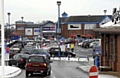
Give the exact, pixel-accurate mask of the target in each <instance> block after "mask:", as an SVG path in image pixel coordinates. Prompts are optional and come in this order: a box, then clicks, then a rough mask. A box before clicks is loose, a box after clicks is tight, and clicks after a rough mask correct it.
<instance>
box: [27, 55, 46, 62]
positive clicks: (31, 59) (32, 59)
mask: <svg viewBox="0 0 120 78" xmlns="http://www.w3.org/2000/svg"><path fill="white" fill-rule="evenodd" d="M28 62H45V61H44V57H41V56H30V57H29V59H28Z"/></svg>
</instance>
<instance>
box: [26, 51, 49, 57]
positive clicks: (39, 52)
mask: <svg viewBox="0 0 120 78" xmlns="http://www.w3.org/2000/svg"><path fill="white" fill-rule="evenodd" d="M28 54H38V55H45V56H46V57H47V58H48V59H50V54H49V53H48V52H47V51H46V50H44V49H33V50H31V51H30V52H29V53H28Z"/></svg>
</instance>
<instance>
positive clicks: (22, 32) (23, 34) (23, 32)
mask: <svg viewBox="0 0 120 78" xmlns="http://www.w3.org/2000/svg"><path fill="white" fill-rule="evenodd" d="M23 18H24V17H21V19H22V27H23ZM23 38H24V28H23V31H22V40H23Z"/></svg>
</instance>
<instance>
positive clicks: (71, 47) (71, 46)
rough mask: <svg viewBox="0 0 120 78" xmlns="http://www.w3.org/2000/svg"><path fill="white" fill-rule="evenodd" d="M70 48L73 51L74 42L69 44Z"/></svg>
mask: <svg viewBox="0 0 120 78" xmlns="http://www.w3.org/2000/svg"><path fill="white" fill-rule="evenodd" d="M70 49H71V51H72V52H74V44H73V43H72V44H71V45H70Z"/></svg>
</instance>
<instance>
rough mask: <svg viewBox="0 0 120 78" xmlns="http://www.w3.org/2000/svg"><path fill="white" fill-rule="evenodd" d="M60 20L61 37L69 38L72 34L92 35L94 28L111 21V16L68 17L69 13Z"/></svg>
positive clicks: (64, 14)
mask: <svg viewBox="0 0 120 78" xmlns="http://www.w3.org/2000/svg"><path fill="white" fill-rule="evenodd" d="M62 16H63V17H61V20H60V22H61V23H60V24H61V25H60V27H61V36H62V37H65V38H68V37H69V36H70V35H71V34H79V35H83V34H92V35H94V36H95V33H94V32H93V31H92V29H94V28H99V26H100V25H102V24H104V23H106V22H108V21H110V20H111V15H81V16H69V17H68V16H67V13H65V12H64V13H63V14H62Z"/></svg>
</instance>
